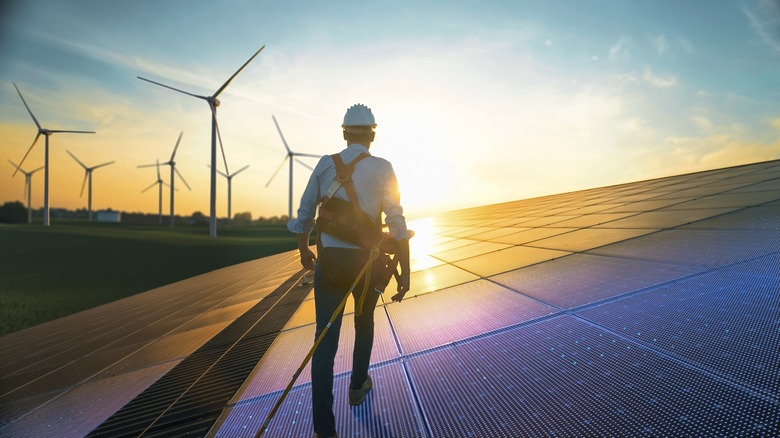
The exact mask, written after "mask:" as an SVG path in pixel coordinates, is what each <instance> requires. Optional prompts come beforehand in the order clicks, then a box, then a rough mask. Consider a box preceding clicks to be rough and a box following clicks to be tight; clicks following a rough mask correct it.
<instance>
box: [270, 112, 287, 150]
mask: <svg viewBox="0 0 780 438" xmlns="http://www.w3.org/2000/svg"><path fill="white" fill-rule="evenodd" d="M271 118H272V119H274V125H276V130H277V131H279V137H282V143H284V148H285V149H287V153H288V154H292V151H291V150H290V146H288V145H287V140H285V139H284V134H282V128H280V127H279V122H277V121H276V116H274V115H271Z"/></svg>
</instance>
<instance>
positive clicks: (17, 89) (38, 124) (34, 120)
mask: <svg viewBox="0 0 780 438" xmlns="http://www.w3.org/2000/svg"><path fill="white" fill-rule="evenodd" d="M14 88H16V92H17V93H19V97H21V98H22V103H23V104H24V107H25V108H27V112H28V113H30V117H32V119H33V122H35V126H37V127H38V129H42V128H41V124H40V123H38V119H36V118H35V116H34V115H33V113H32V111H31V110H30V107H29V106H28V105H27V101H26V100H24V96H22V92H21V91H19V87H17V86H16V83H14Z"/></svg>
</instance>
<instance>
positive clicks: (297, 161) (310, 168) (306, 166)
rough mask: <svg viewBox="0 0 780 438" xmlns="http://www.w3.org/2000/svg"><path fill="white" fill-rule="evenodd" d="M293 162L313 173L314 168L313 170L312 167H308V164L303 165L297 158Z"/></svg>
mask: <svg viewBox="0 0 780 438" xmlns="http://www.w3.org/2000/svg"><path fill="white" fill-rule="evenodd" d="M295 162H296V163H298V164H300V165H301V166H303V167H305V168H307V169H309V170H311V171H314V168H313V167H311V166H309V165H308V164H306V163H304V162H303V161H301V160H299V159H297V158H296V159H295Z"/></svg>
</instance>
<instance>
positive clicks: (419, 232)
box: [407, 218, 439, 259]
mask: <svg viewBox="0 0 780 438" xmlns="http://www.w3.org/2000/svg"><path fill="white" fill-rule="evenodd" d="M407 228H409V229H410V230H413V231H414V237H413V238H412V239H411V240H410V241H409V251H410V258H412V259H424V258H425V257H426V256H428V255H429V254H430V253H431V252H432V248H433V246H434V243H435V237H436V235H437V233H438V231H439V230H438V229H437V227H436V223H435V222H434V219H433V218H423V219H415V220H412V221H409V223H408V225H407Z"/></svg>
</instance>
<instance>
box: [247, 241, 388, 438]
mask: <svg viewBox="0 0 780 438" xmlns="http://www.w3.org/2000/svg"><path fill="white" fill-rule="evenodd" d="M378 254H379V245H377V246H375V247H374V248H372V249H371V253H370V254H369V257H368V261H367V262H366V265H365V266H363V269H361V270H360V273H359V274H358V275H357V278H355V281H354V282H352V286H351V287H350V288H349V291H347V293H346V294H345V295H344V299H343V300H341V304H339V307H338V308H337V309H336V311H335V312H333V315H332V316H331V317H330V321H328V324H327V325H326V326H325V328H324V329H323V330H322V333H320V335H319V336H317V339H316V340H315V341H314V345H312V347H311V349H310V350H309V353H308V354H306V357H305V358H304V359H303V362H301V366H299V367H298V369H297V370H296V371H295V374H293V377H292V379H290V383H288V384H287V387H286V388H285V389H284V392H283V393H282V395H281V397H279V400H277V401H276V404H275V405H274V407H273V409H271V412H270V413H269V414H268V416H267V417H265V421H264V422H263V425H262V426H261V427H260V430H259V431H257V434H256V435H255V438H260V437H262V436H263V433H264V432H265V431H266V430H267V429H268V425H269V424H270V423H271V420H273V418H274V415H276V411H278V410H279V407H280V406H281V405H282V403H283V402H284V399H285V398H287V394H288V393H289V392H290V390H291V389H292V387H293V385H294V384H295V381H296V380H298V376H300V375H301V373H302V372H303V369H304V368H305V367H306V364H307V363H309V360H311V358H312V356H314V351H315V350H316V349H317V347H318V346H319V345H320V342H322V340H323V339H324V338H325V334H327V333H328V329H330V326H331V324H333V322H334V321H335V320H336V318H337V317H338V315H340V314H341V312H343V311H344V307H345V306H346V305H347V298H349V296H350V295H352V291H354V290H355V287H356V286H357V284H358V282H359V281H360V279H361V278H363V275H364V274H365V275H366V278H367V279H368V278H370V277H369V275H370V274H371V265H372V264H373V263H374V259H376V257H377V255H378ZM364 283H365V285H364V286H363V292H362V295H361V296H360V304H359V305H360V306H361V307H362V305H363V301H364V298H365V294H366V292H367V291H368V283H369V281H365V282H364ZM359 308H360V307H356V309H355V311H356V312H357V309H359Z"/></svg>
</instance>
